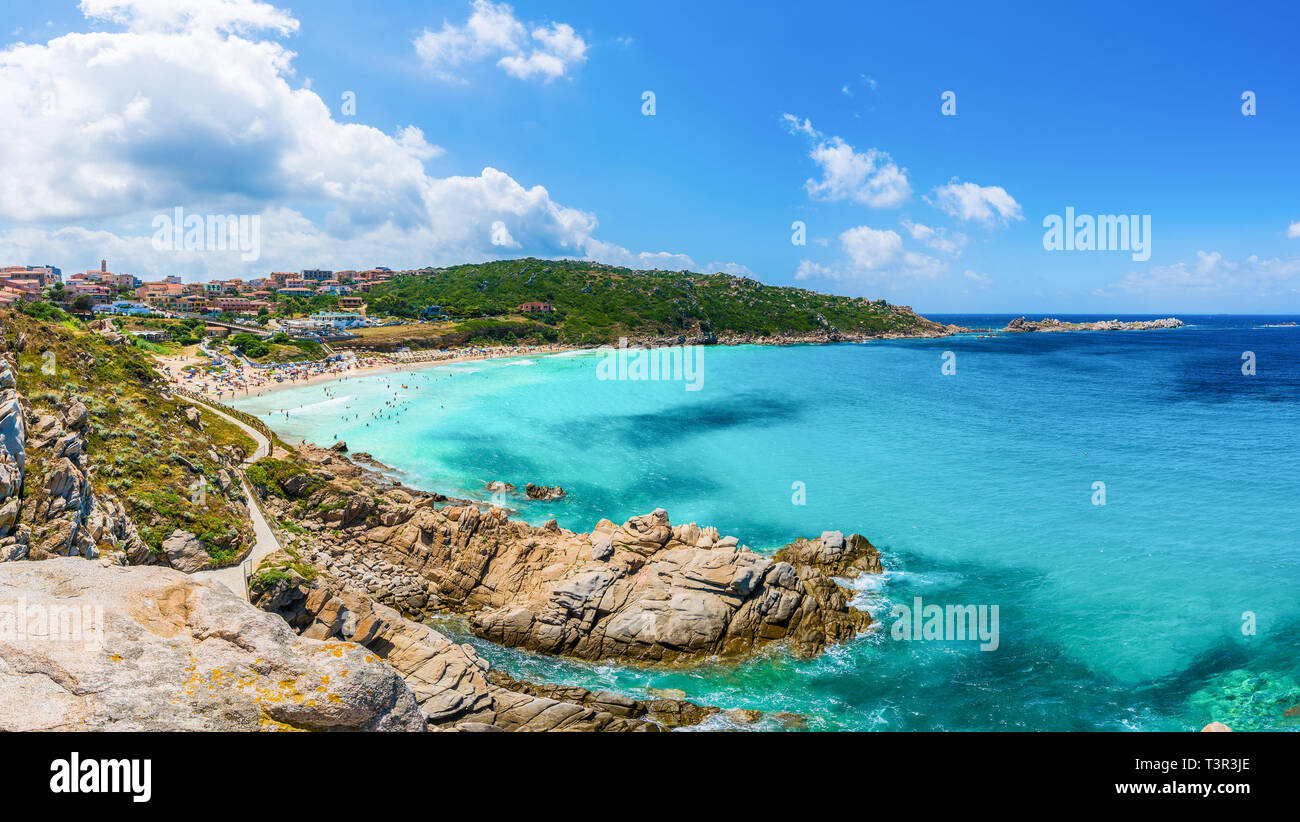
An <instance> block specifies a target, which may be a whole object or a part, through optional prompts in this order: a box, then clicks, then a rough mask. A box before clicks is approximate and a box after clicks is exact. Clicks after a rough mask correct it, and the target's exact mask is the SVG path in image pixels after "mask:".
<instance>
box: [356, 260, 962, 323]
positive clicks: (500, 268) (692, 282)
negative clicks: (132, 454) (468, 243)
mask: <svg viewBox="0 0 1300 822" xmlns="http://www.w3.org/2000/svg"><path fill="white" fill-rule="evenodd" d="M366 302H367V305H368V307H369V309H370V311H371V312H372V313H376V314H379V313H383V314H390V315H394V316H398V317H409V318H416V317H419V316H420V315H421V312H422V311H423V310H424V309H425V308H427V307H429V306H441V307H442V309H443V311H445V312H446V313H447V314H449V315H451V316H452V317H453V318H459V319H462V320H466V319H474V318H505V317H509V316H511V315H517V314H518V313H519V312H518V311H517V307H518V306H519V305H520V304H521V303H525V302H548V303H551V304H552V305H553V306H554V307H555V311H554V313H552V314H529V315H527V317H528V320H527V321H526V322H515V323H513V326H514V328H513V329H512V328H511V327H510V325H503V326H501V328H500V332H501V333H503V334H510V335H512V336H517V337H530V338H535V339H538V340H545V341H555V342H565V343H601V342H610V341H613V340H615V339H617V338H618V337H619V336H629V337H664V336H673V335H678V334H686V335H688V336H694V335H703V336H708V335H715V336H717V337H721V338H724V339H725V338H727V337H739V336H753V337H775V336H791V335H807V336H810V337H820V336H829V335H841V336H848V337H855V336H880V335H885V334H927V333H936V332H937V331H939V330H941V328H942V326H939V325H937V324H935V323H932V322H930V321H929V320H926V319H925V318H923V317H920V316H918V315H917V314H915V313H913V312H912V311H911V310H910V309H906V308H900V307H897V306H892V305H890V304H888V303H886V302H885V301H884V300H875V301H872V300H867V299H865V298H861V297H858V298H854V297H838V296H833V295H828V294H819V293H817V292H814V291H808V290H806V289H802V288H789V287H778V286H769V285H763V284H762V283H760V282H758V281H756V280H753V279H749V278H746V277H734V276H731V275H727V274H697V273H693V272H689V271H633V270H631V269H627V268H617V267H614V266H607V265H601V264H599V263H591V262H578V261H568V260H538V259H533V258H528V259H522V260H502V261H496V262H489V263H481V264H472V265H458V266H453V267H451V268H443V269H429V270H427V271H425V272H422V273H418V274H409V275H404V276H400V277H397V278H395V279H393V280H392V281H391V282H388V283H384V284H381V285H377V286H376V287H375V288H374V289H373V290H372V291H371V292H370V293H369V295H367V299H366ZM482 321H483V320H482V319H480V320H479V322H480V323H482Z"/></svg>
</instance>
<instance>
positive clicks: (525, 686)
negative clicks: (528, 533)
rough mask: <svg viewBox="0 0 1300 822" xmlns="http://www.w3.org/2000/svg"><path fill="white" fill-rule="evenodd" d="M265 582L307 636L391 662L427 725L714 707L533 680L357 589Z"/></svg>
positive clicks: (274, 605)
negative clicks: (498, 667)
mask: <svg viewBox="0 0 1300 822" xmlns="http://www.w3.org/2000/svg"><path fill="white" fill-rule="evenodd" d="M287 560H288V557H287V556H285V555H283V554H280V555H272V556H271V557H268V558H267V559H266V560H265V561H264V562H263V564H262V565H261V566H260V569H269V568H275V567H277V566H279V567H280V568H281V572H280V574H278V575H277V577H278V578H275V579H274V580H273V581H269V582H261V581H260V580H269V579H271V578H270V577H269V576H260V574H261V573H262V571H261V570H259V574H256V575H254V581H255V588H254V594H253V602H254V603H255V604H256V605H258V607H261V608H263V609H265V610H268V611H271V612H272V613H276V614H279V615H280V616H281V617H283V618H284V619H285V621H286V622H287V623H288V624H289V625H291V626H293V627H294V628H295V629H296V630H298V631H300V632H301V634H302V635H303V636H304V637H309V638H312V639H320V640H325V639H331V638H334V639H346V640H350V641H351V642H355V643H358V644H360V645H364V646H365V647H367V648H369V649H370V650H371V651H373V652H374V653H375V654H376V655H377V656H379V657H380V658H382V659H383V660H384V661H385V662H387V663H388V664H389V665H391V666H392V667H393V669H394V670H396V671H397V672H398V673H400V674H401V675H402V676H403V677H404V678H405V679H406V682H407V684H408V685H409V686H410V687H411V690H412V691H413V692H414V694H415V697H416V700H417V701H418V702H419V705H420V708H421V710H422V711H423V712H424V715H425V716H426V718H427V719H428V722H429V724H430V726H431V727H433V728H437V729H442V730H462V731H465V730H496V731H656V730H662V729H663V728H664V727H678V726H681V725H687V724H696V723H698V722H699V721H702V720H703V719H704V718H706V717H708V716H709V715H711V714H712V713H715V712H716V711H715V710H714V709H709V708H701V707H700V706H697V705H693V704H691V703H689V702H685V701H684V700H655V701H652V702H641V701H638V700H634V699H630V698H628V697H623V696H619V695H617V694H610V693H603V692H602V693H593V692H591V691H587V690H585V689H583V688H561V687H554V688H552V687H549V686H535V685H532V684H530V683H520V682H516V681H515V680H514V679H512V678H511V677H509V676H507V675H505V674H501V673H497V672H493V671H492V670H491V669H490V666H489V665H488V663H487V661H486V660H484V659H482V658H481V657H479V656H478V654H477V653H475V651H474V649H473V647H471V646H469V645H459V644H457V643H455V642H452V641H451V640H449V639H448V638H447V637H446V636H444V635H443V634H441V633H439V632H438V631H435V630H434V629H432V628H430V627H428V626H426V625H421V624H419V623H417V622H412V621H411V620H407V619H404V618H403V617H402V616H401V614H399V613H397V612H396V611H394V610H393V609H392V608H389V607H387V606H384V605H381V604H379V603H377V602H375V601H374V599H372V598H371V597H370V596H368V595H367V594H366V593H364V592H362V591H359V590H356V589H350V588H341V587H339V586H338V585H336V584H334V583H328V582H326V581H324V580H322V579H318V580H315V581H308V580H307V579H305V578H304V577H302V576H301V575H300V574H297V573H296V572H293V571H286V570H284V568H285V563H286V561H287Z"/></svg>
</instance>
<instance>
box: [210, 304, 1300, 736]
mask: <svg viewBox="0 0 1300 822" xmlns="http://www.w3.org/2000/svg"><path fill="white" fill-rule="evenodd" d="M1009 318H1010V317H1009V316H1000V317H973V316H960V317H954V316H936V317H935V319H938V320H941V321H946V322H958V323H961V324H964V325H968V326H979V327H1001V326H1002V325H1003V324H1005V322H1006V321H1007V320H1008V319H1009ZM1063 319H1110V318H1109V317H1104V318H1103V317H1091V316H1090V317H1064V318H1063ZM1122 319H1133V318H1122ZM1183 319H1184V320H1185V321H1187V322H1188V323H1189V326H1188V327H1186V328H1182V329H1177V330H1169V331H1152V332H1098V333H1072V334H1026V335H1007V336H999V337H993V338H980V337H979V336H977V335H963V336H960V337H952V338H947V339H940V340H904V341H876V342H870V343H865V344H837V345H822V346H811V345H808V346H791V347H756V346H740V347H713V348H708V349H705V350H703V351H702V352H701V354H700V357H701V359H700V360H699V363H700V367H701V371H700V377H701V379H700V382H699V390H693V391H692V390H687V386H686V384H685V383H684V382H682V381H671V380H661V381H632V380H601V379H599V378H598V373H597V372H598V363H599V362H600V356H601V355H600V354H598V353H595V352H583V353H566V354H562V355H541V356H535V357H525V358H515V359H511V360H501V361H491V362H473V363H462V364H455V365H447V366H439V367H431V368H424V369H419V370H411V371H406V372H403V373H400V374H389V375H377V376H371V377H354V378H351V379H347V380H343V381H338V382H335V383H332V384H328V385H316V386H309V387H301V388H291V389H285V390H282V391H277V392H271V393H268V394H266V395H265V396H260V397H258V396H253V397H247V398H240V399H237V400H235V401H234V402H233V404H235V405H236V406H238V407H241V408H243V409H245V410H248V411H250V412H253V413H256V414H258V415H259V416H260V417H262V418H263V419H265V420H266V421H267V423H268V424H269V425H271V427H272V428H274V429H275V430H276V431H277V432H279V433H280V434H281V435H282V436H284V437H285V438H286V439H289V440H292V441H297V440H299V439H307V440H311V441H314V442H317V443H319V444H329V443H330V442H332V441H333V440H334V439H335V438H338V439H344V440H346V441H347V443H348V446H349V447H350V449H351V450H353V451H368V452H370V453H371V454H373V455H374V456H375V458H376V459H379V460H380V461H382V462H384V463H386V464H388V465H391V466H393V467H395V468H396V469H398V470H400V471H401V472H402V477H401V478H402V479H403V481H405V482H406V483H407V484H409V485H413V486H417V487H422V488H426V489H429V490H436V491H441V492H443V493H447V494H453V495H460V496H472V497H475V498H480V499H485V498H486V497H487V492H486V491H484V490H483V485H484V483H486V482H489V481H493V480H504V481H507V482H511V483H514V484H515V485H517V486H519V487H520V488H522V487H523V485H524V484H525V483H526V482H536V483H540V484H546V485H556V484H558V485H562V486H563V487H564V488H565V489H566V491H567V492H568V496H566V497H565V498H564V499H562V500H560V501H557V502H551V503H529V502H527V501H521V500H517V499H514V498H512V499H510V500H508V504H509V505H511V506H513V507H517V508H518V509H519V510H520V512H521V515H522V516H523V517H525V518H526V519H528V520H530V521H532V522H536V523H541V522H544V521H545V520H547V519H549V518H551V517H555V518H556V519H558V520H559V522H560V524H561V525H563V526H565V527H567V528H572V529H574V530H579V531H587V530H590V529H591V528H592V526H593V525H595V523H596V521H597V520H598V519H600V518H601V517H608V518H609V519H612V520H615V521H617V522H622V521H623V520H625V519H627V518H628V517H630V516H633V515H636V514H641V513H645V512H648V511H650V510H652V509H654V508H656V507H662V508H665V509H667V511H668V512H669V515H670V517H671V519H672V521H673V522H674V523H679V522H689V521H695V522H698V523H701V524H712V525H716V526H717V527H718V528H719V529H720V530H721V531H722V532H723V533H724V534H735V535H736V536H738V537H740V539H741V542H742V543H745V544H748V545H749V546H751V547H753V548H754V549H756V550H761V551H771V550H774V549H776V548H779V547H780V546H781V545H783V544H785V543H786V542H789V541H790V540H792V539H794V538H795V537H799V536H815V535H817V534H819V533H820V532H822V531H823V530H828V529H836V530H841V531H843V532H845V533H846V534H847V533H849V532H853V531H857V532H860V533H862V534H864V535H865V536H867V537H868V538H869V539H870V540H871V541H872V542H873V543H874V544H875V545H876V546H877V547H879V548H880V550H881V551H882V553H883V554H884V556H885V560H886V567H887V573H886V574H884V575H883V576H882V577H880V578H878V579H871V580H867V581H864V582H862V583H860V593H859V599H860V602H862V603H863V604H864V605H865V607H868V608H869V609H871V610H872V611H873V612H874V613H875V614H876V615H877V617H878V618H879V620H880V622H879V623H878V627H877V628H876V629H875V630H873V631H871V632H869V633H868V634H866V635H864V636H862V637H860V638H859V639H858V640H856V641H855V642H852V643H850V644H847V645H843V646H840V647H837V648H833V649H831V650H830V651H829V652H828V653H827V654H825V655H824V656H822V657H820V658H818V659H814V660H795V659H792V658H790V657H789V656H788V655H786V654H785V653H784V652H782V651H781V650H779V649H775V650H770V651H768V652H766V653H764V654H763V655H762V656H760V657H759V658H756V659H754V660H751V661H748V662H746V663H743V664H740V665H721V664H716V665H715V664H708V665H701V666H698V667H695V668H688V669H681V670H672V671H654V670H644V669H637V668H629V667H624V666H614V665H596V664H589V663H582V662H573V661H569V660H559V659H553V658H547V657H541V656H534V655H529V654H524V653H520V652H517V651H512V650H508V649H502V648H498V647H494V646H491V645H489V644H487V643H484V642H482V641H479V640H477V639H472V638H468V636H467V635H465V636H466V637H467V639H468V640H469V641H473V642H474V643H475V644H476V646H477V647H479V648H480V650H481V652H482V653H483V654H484V655H485V656H487V657H488V658H489V659H491V660H492V661H493V663H494V664H495V665H497V666H498V667H503V668H505V669H507V670H509V671H511V672H512V673H514V674H516V675H518V676H521V677H523V678H531V679H535V680H547V681H556V682H571V683H574V684H580V685H584V686H586V687H589V688H609V689H614V690H619V691H622V692H626V693H630V694H641V695H650V694H655V693H664V692H682V693H684V694H685V696H686V697H687V698H690V699H692V700H694V701H696V702H700V703H705V704H712V705H718V706H721V707H724V708H757V709H762V710H764V711H768V712H790V713H793V714H798V715H800V716H802V717H804V718H803V719H801V720H796V721H794V723H793V725H794V726H796V727H805V728H808V729H814V730H815V729H861V730H911V729H924V730H1120V729H1140V730H1147V729H1151V730H1156V729H1187V728H1199V727H1200V726H1202V725H1204V724H1205V723H1207V722H1209V721H1211V720H1216V719H1217V720H1221V721H1223V722H1226V723H1228V724H1229V725H1230V726H1232V727H1233V728H1234V729H1243V730H1244V729H1248V728H1297V727H1300V716H1297V717H1292V718H1288V717H1285V716H1284V711H1285V710H1286V709H1288V708H1292V707H1296V706H1300V595H1298V594H1300V471H1297V459H1298V457H1300V327H1296V326H1289V327H1267V326H1270V325H1278V324H1281V323H1286V322H1293V321H1295V320H1296V318H1289V317H1240V316H1216V317H1186V316H1184V317H1183ZM945 352H951V356H945ZM1244 352H1253V354H1254V361H1255V363H1256V373H1255V374H1254V375H1243V374H1242V366H1243V353H1244ZM946 362H951V363H953V364H955V371H956V373H955V374H944V373H943V366H944V364H945V363H946ZM286 411H287V415H286V413H285V412H286ZM1096 483H1104V491H1105V504H1104V505H1099V504H1094V503H1095V502H1097V501H1098V499H1099V494H1098V489H1099V488H1100V486H1097V485H1096ZM801 488H802V492H803V493H802V497H801V496H800V494H799V490H800V489H801ZM798 503H802V504H798ZM915 597H921V598H923V601H924V602H925V603H926V604H939V605H948V604H958V605H977V606H978V605H989V606H992V605H997V606H998V608H999V613H1000V617H999V634H1000V637H999V639H1000V644H999V647H998V648H997V650H994V651H981V650H979V645H978V643H977V642H970V641H944V640H928V641H902V640H897V639H894V638H892V637H891V626H892V623H893V622H894V618H893V617H892V616H891V608H892V606H893V605H894V604H897V603H904V604H908V605H911V604H912V603H913V601H914V598H915ZM443 627H444V628H446V629H447V630H450V631H452V632H453V633H459V634H463V629H461V628H460V627H459V626H457V625H456V624H454V623H452V624H449V625H447V626H443ZM723 721H725V720H719V722H723ZM777 724H780V725H781V726H783V727H785V726H789V725H790V724H791V723H790V721H789V720H783V721H782V722H780V723H778V722H777V721H776V720H769V721H767V722H766V723H760V727H770V726H773V725H777Z"/></svg>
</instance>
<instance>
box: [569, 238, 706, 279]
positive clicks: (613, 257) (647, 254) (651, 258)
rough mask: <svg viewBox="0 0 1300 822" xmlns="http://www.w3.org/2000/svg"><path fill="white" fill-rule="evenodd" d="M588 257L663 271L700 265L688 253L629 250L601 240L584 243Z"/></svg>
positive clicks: (630, 266)
mask: <svg viewBox="0 0 1300 822" xmlns="http://www.w3.org/2000/svg"><path fill="white" fill-rule="evenodd" d="M583 250H584V251H585V252H586V258H587V259H589V260H594V261H596V262H599V263H605V264H607V265H618V266H623V267H624V268H633V269H638V270H647V269H652V268H657V269H659V270H661V271H698V270H699V266H698V265H696V264H695V261H694V260H692V259H691V258H690V256H689V255H686V254H676V253H674V252H671V251H642V252H639V253H637V252H632V251H628V250H627V249H626V248H623V247H622V246H620V245H614V244H613V243H607V242H603V241H601V240H591V239H589V240H587V241H586V242H585V243H584V244H583Z"/></svg>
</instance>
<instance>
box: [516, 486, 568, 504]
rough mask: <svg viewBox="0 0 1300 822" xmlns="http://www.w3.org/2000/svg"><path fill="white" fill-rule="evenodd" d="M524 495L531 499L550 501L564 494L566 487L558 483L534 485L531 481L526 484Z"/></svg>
mask: <svg viewBox="0 0 1300 822" xmlns="http://www.w3.org/2000/svg"><path fill="white" fill-rule="evenodd" d="M524 496H526V497H528V498H529V499H535V500H541V501H543V502H550V501H552V500H557V499H559V498H560V497H562V496H564V489H563V488H561V487H560V486H558V485H533V484H532V483H531V482H530V483H528V484H527V485H525V486H524Z"/></svg>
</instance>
